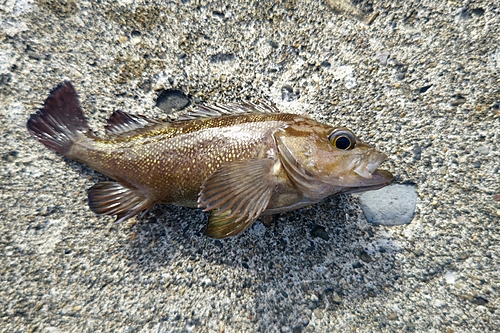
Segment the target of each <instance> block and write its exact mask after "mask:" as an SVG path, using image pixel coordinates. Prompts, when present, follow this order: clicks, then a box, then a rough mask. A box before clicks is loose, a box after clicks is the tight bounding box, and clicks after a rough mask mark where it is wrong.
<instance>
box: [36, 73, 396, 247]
mask: <svg viewBox="0 0 500 333" xmlns="http://www.w3.org/2000/svg"><path fill="white" fill-rule="evenodd" d="M27 127H28V131H29V132H30V133H31V135H32V136H34V137H35V138H36V139H37V140H38V141H40V142H42V143H43V144H44V145H46V146H47V147H48V148H50V149H51V150H54V151H56V152H58V153H60V154H62V155H64V156H66V157H68V158H70V159H72V160H75V161H79V162H82V163H84V164H86V165H88V166H89V167H91V168H92V169H94V170H96V171H98V172H100V173H102V174H104V175H106V176H108V177H110V178H112V179H114V180H116V182H111V181H105V182H100V183H97V184H96V185H94V186H92V187H91V188H90V189H89V190H88V196H89V206H90V209H91V210H92V211H94V212H95V213H97V214H105V215H116V216H117V221H123V220H126V219H128V218H130V217H132V216H134V215H136V214H138V213H140V212H141V211H143V210H146V209H148V208H149V207H151V206H153V205H154V204H177V205H181V206H187V207H198V208H201V209H203V210H205V211H210V212H211V214H210V218H209V221H208V225H207V227H206V229H205V234H207V235H208V236H210V237H214V238H224V237H228V236H235V235H238V234H239V233H241V232H242V231H244V230H245V229H246V228H248V227H249V226H250V225H251V224H252V223H253V222H254V221H255V220H256V219H257V218H259V216H262V215H269V214H276V213H280V212H286V211H289V210H293V209H297V208H300V207H304V206H306V205H310V204H313V203H316V202H319V201H321V200H322V199H324V198H326V197H328V196H330V195H333V194H337V193H353V192H361V191H368V190H374V189H379V188H381V187H384V186H386V185H388V184H390V183H391V182H392V179H393V177H392V174H391V173H390V172H389V171H385V170H380V169H377V168H378V166H379V165H380V163H382V161H384V160H385V159H386V155H385V154H383V153H381V152H379V151H377V150H376V149H375V148H374V147H371V146H369V145H367V144H365V143H363V142H361V141H360V140H359V139H358V138H357V137H356V136H355V135H354V134H353V133H352V132H351V131H350V130H348V129H347V128H343V127H332V126H330V125H326V124H322V123H319V122H317V121H315V120H312V119H310V118H308V117H307V116H304V115H296V114H288V113H279V112H278V110H277V109H276V108H275V106H274V105H266V104H253V103H246V102H245V103H242V104H227V105H219V106H199V107H198V108H197V109H195V110H194V111H191V112H190V113H187V114H186V115H184V116H180V117H179V118H178V119H177V120H175V121H171V122H159V121H155V120H151V119H148V118H146V117H144V116H139V115H131V114H128V113H125V112H121V111H116V112H114V113H113V114H112V115H111V117H110V118H109V120H108V123H107V125H106V133H107V136H108V138H106V139H103V138H98V137H96V136H94V135H92V134H91V132H90V130H89V127H88V124H87V121H86V120H85V117H84V115H83V111H82V109H81V107H80V104H79V102H78V96H77V94H76V91H75V89H74V88H73V86H72V85H71V83H70V82H63V83H61V84H60V85H59V86H58V87H56V88H55V89H54V90H53V91H52V92H51V93H50V95H49V97H48V98H47V100H46V101H45V104H44V106H43V108H42V109H41V110H39V111H38V112H37V113H35V114H33V115H31V118H30V119H29V120H28V123H27Z"/></svg>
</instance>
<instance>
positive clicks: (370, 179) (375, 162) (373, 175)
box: [346, 151, 394, 193]
mask: <svg viewBox="0 0 500 333" xmlns="http://www.w3.org/2000/svg"><path fill="white" fill-rule="evenodd" d="M386 159H387V155H386V154H384V153H381V152H378V151H372V153H371V154H368V156H367V157H366V158H364V159H363V160H362V161H361V162H360V163H359V164H358V165H357V166H356V167H355V168H354V170H353V172H354V173H355V174H356V175H357V177H356V178H358V179H357V184H356V183H355V184H352V186H349V185H346V187H347V189H346V192H349V193H354V192H364V191H370V190H377V189H379V188H382V187H384V186H387V185H389V184H390V183H392V181H393V179H394V176H393V175H392V173H391V172H389V171H387V170H381V169H377V168H378V167H379V165H380V164H381V163H382V162H383V161H385V160H386Z"/></svg>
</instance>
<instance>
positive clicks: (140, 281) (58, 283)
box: [0, 0, 500, 333]
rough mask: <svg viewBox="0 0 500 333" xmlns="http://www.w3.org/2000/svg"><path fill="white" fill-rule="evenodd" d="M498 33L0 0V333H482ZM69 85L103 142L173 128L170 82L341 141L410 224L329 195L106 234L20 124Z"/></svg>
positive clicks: (371, 4)
mask: <svg viewBox="0 0 500 333" xmlns="http://www.w3.org/2000/svg"><path fill="white" fill-rule="evenodd" d="M499 36H500V6H499V5H498V4H497V3H496V2H494V1H460V0H456V1H444V0H437V1H434V0H422V1H408V2H407V1H371V0H367V1H363V0H361V1H352V3H350V2H348V1H347V0H343V1H341V0H329V1H326V0H324V1H313V0H284V1H283V0H282V1H277V0H266V1H258V2H257V1H255V2H254V1H203V0H198V1H194V0H191V1H190V0H185V1H179V0H174V1H167V0H161V1H146V0H115V1H111V0H110V1H83V0H51V1H49V0H6V1H2V2H1V3H0V39H1V43H0V126H1V127H0V156H1V160H0V161H1V162H0V217H1V223H0V250H1V253H2V260H1V261H0V282H1V283H0V331H1V332H51V333H54V332H402V331H407V332H447V333H452V332H494V331H498V330H499V327H500V309H499V307H500V298H499V295H500V274H499V269H500V223H499V220H500V203H499V202H497V201H495V200H494V199H493V198H494V195H495V194H498V193H499V192H500V183H499V176H498V174H499V168H500V88H499V87H500V37H499ZM65 79H69V80H71V81H72V82H73V84H74V86H75V88H76V89H77V90H78V93H79V96H80V99H81V103H82V106H83V108H84V110H85V114H86V116H87V118H88V119H89V122H90V124H91V127H92V128H93V129H94V130H95V132H96V133H97V134H99V135H103V133H104V131H103V125H104V124H105V122H106V119H107V117H109V115H110V114H111V113H112V112H113V111H114V110H123V111H127V112H132V113H140V114H144V115H147V116H149V117H152V118H167V117H170V114H171V113H172V112H170V111H168V110H169V107H168V105H167V107H165V104H164V103H163V102H164V101H163V98H160V100H159V101H157V99H158V96H159V95H161V92H162V91H163V90H165V89H167V90H168V89H177V90H180V91H182V92H183V93H184V94H185V95H186V96H187V98H188V99H189V101H190V103H191V105H194V104H197V103H207V104H210V103H222V102H228V101H233V102H237V101H241V100H254V101H255V100H259V99H261V100H262V99H263V100H270V101H273V102H275V103H276V104H277V105H278V106H279V108H280V109H281V110H283V111H287V112H297V113H307V114H309V115H310V116H311V117H313V118H315V119H317V120H320V121H324V122H328V123H331V124H336V125H342V126H346V127H349V128H351V129H352V130H353V131H354V132H355V133H356V134H357V135H359V136H360V137H361V138H362V139H363V140H365V141H367V142H369V143H371V144H374V145H376V146H377V147H379V149H380V150H382V151H384V152H386V153H387V154H388V156H389V160H388V162H386V163H385V165H386V167H387V168H389V169H390V170H391V171H392V172H393V173H394V174H395V176H396V179H395V182H396V183H399V184H413V185H414V186H415V187H416V191H417V194H418V199H417V203H416V211H415V217H414V219H413V221H412V222H411V223H410V224H408V225H402V226H395V227H385V226H373V225H371V224H369V223H368V222H367V221H366V219H365V217H364V214H363V211H362V210H361V208H360V206H359V205H358V201H357V200H358V199H357V198H355V197H352V196H345V195H344V196H340V197H332V198H329V199H328V200H326V201H324V202H323V203H321V204H318V205H314V206H311V207H307V208H304V209H301V210H298V211H295V212H291V213H287V214H281V215H279V217H278V218H277V219H276V223H275V225H274V226H273V227H272V228H269V229H266V228H265V227H264V226H263V225H262V224H261V223H260V222H257V223H255V225H254V226H252V227H251V228H250V229H249V230H247V231H246V232H245V233H244V234H242V235H241V236H240V237H238V238H232V239H227V240H213V239H210V238H207V237H205V236H203V234H202V233H201V232H200V230H201V229H202V228H203V226H204V225H205V223H206V221H207V216H206V214H204V213H202V212H201V211H199V210H194V209H188V208H179V207H170V206H157V207H155V208H154V209H152V210H151V211H150V212H148V213H146V214H144V215H143V216H141V217H139V218H137V219H133V220H132V222H131V223H123V224H114V223H113V218H112V217H100V216H96V215H95V214H94V213H92V212H91V211H90V210H89V208H88V205H87V195H86V189H88V188H89V187H91V186H92V185H93V184H95V183H96V182H98V181H99V180H102V179H104V177H103V176H102V175H99V174H97V173H96V172H94V171H93V170H91V169H89V168H87V167H85V166H83V165H82V164H79V163H76V162H73V161H69V160H66V159H64V158H62V157H61V156H60V155H57V154H55V153H53V152H51V151H49V150H48V149H46V148H45V147H44V146H43V145H41V144H40V143H38V142H36V140H34V139H33V138H31V137H30V136H29V134H28V132H27V130H26V121H27V119H28V118H29V115H30V114H31V113H33V112H35V111H36V110H37V109H38V108H39V107H40V106H41V104H42V103H43V101H44V100H45V98H46V97H47V96H48V93H49V91H50V90H51V89H52V88H53V87H55V86H56V85H57V84H58V83H59V82H61V81H63V80H65ZM177 97H179V96H177ZM179 98H181V99H182V95H181V97H179ZM174 102H175V100H174ZM157 104H158V105H159V106H160V107H161V108H159V107H157V106H156V105H157ZM166 110H167V111H166ZM173 113H175V112H173ZM134 222H135V223H134Z"/></svg>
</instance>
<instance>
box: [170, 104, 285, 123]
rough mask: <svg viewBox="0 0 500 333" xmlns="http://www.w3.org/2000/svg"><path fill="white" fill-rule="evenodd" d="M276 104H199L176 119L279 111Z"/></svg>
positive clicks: (183, 119)
mask: <svg viewBox="0 0 500 333" xmlns="http://www.w3.org/2000/svg"><path fill="white" fill-rule="evenodd" d="M279 112H280V111H279V110H278V108H277V107H276V104H274V103H273V102H270V103H269V104H268V103H266V102H258V103H253V102H242V103H229V104H215V105H198V107H197V108H196V109H194V110H192V111H189V112H188V113H186V114H183V115H180V116H179V117H178V118H177V119H176V120H178V121H185V120H194V119H199V118H217V117H220V116H222V115H229V114H248V113H279Z"/></svg>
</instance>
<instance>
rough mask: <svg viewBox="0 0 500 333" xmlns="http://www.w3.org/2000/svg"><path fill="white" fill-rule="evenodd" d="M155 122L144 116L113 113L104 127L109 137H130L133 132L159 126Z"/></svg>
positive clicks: (121, 112)
mask: <svg viewBox="0 0 500 333" xmlns="http://www.w3.org/2000/svg"><path fill="white" fill-rule="evenodd" d="M159 123H160V122H158V121H156V120H152V119H149V118H147V117H145V116H141V115H134V114H130V113H127V112H123V111H115V112H113V114H112V115H111V117H109V119H108V123H107V124H106V126H105V127H104V128H105V130H106V134H107V135H109V136H121V135H125V134H126V135H130V134H131V132H133V131H138V130H142V129H144V128H147V127H150V126H153V125H156V124H159Z"/></svg>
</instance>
